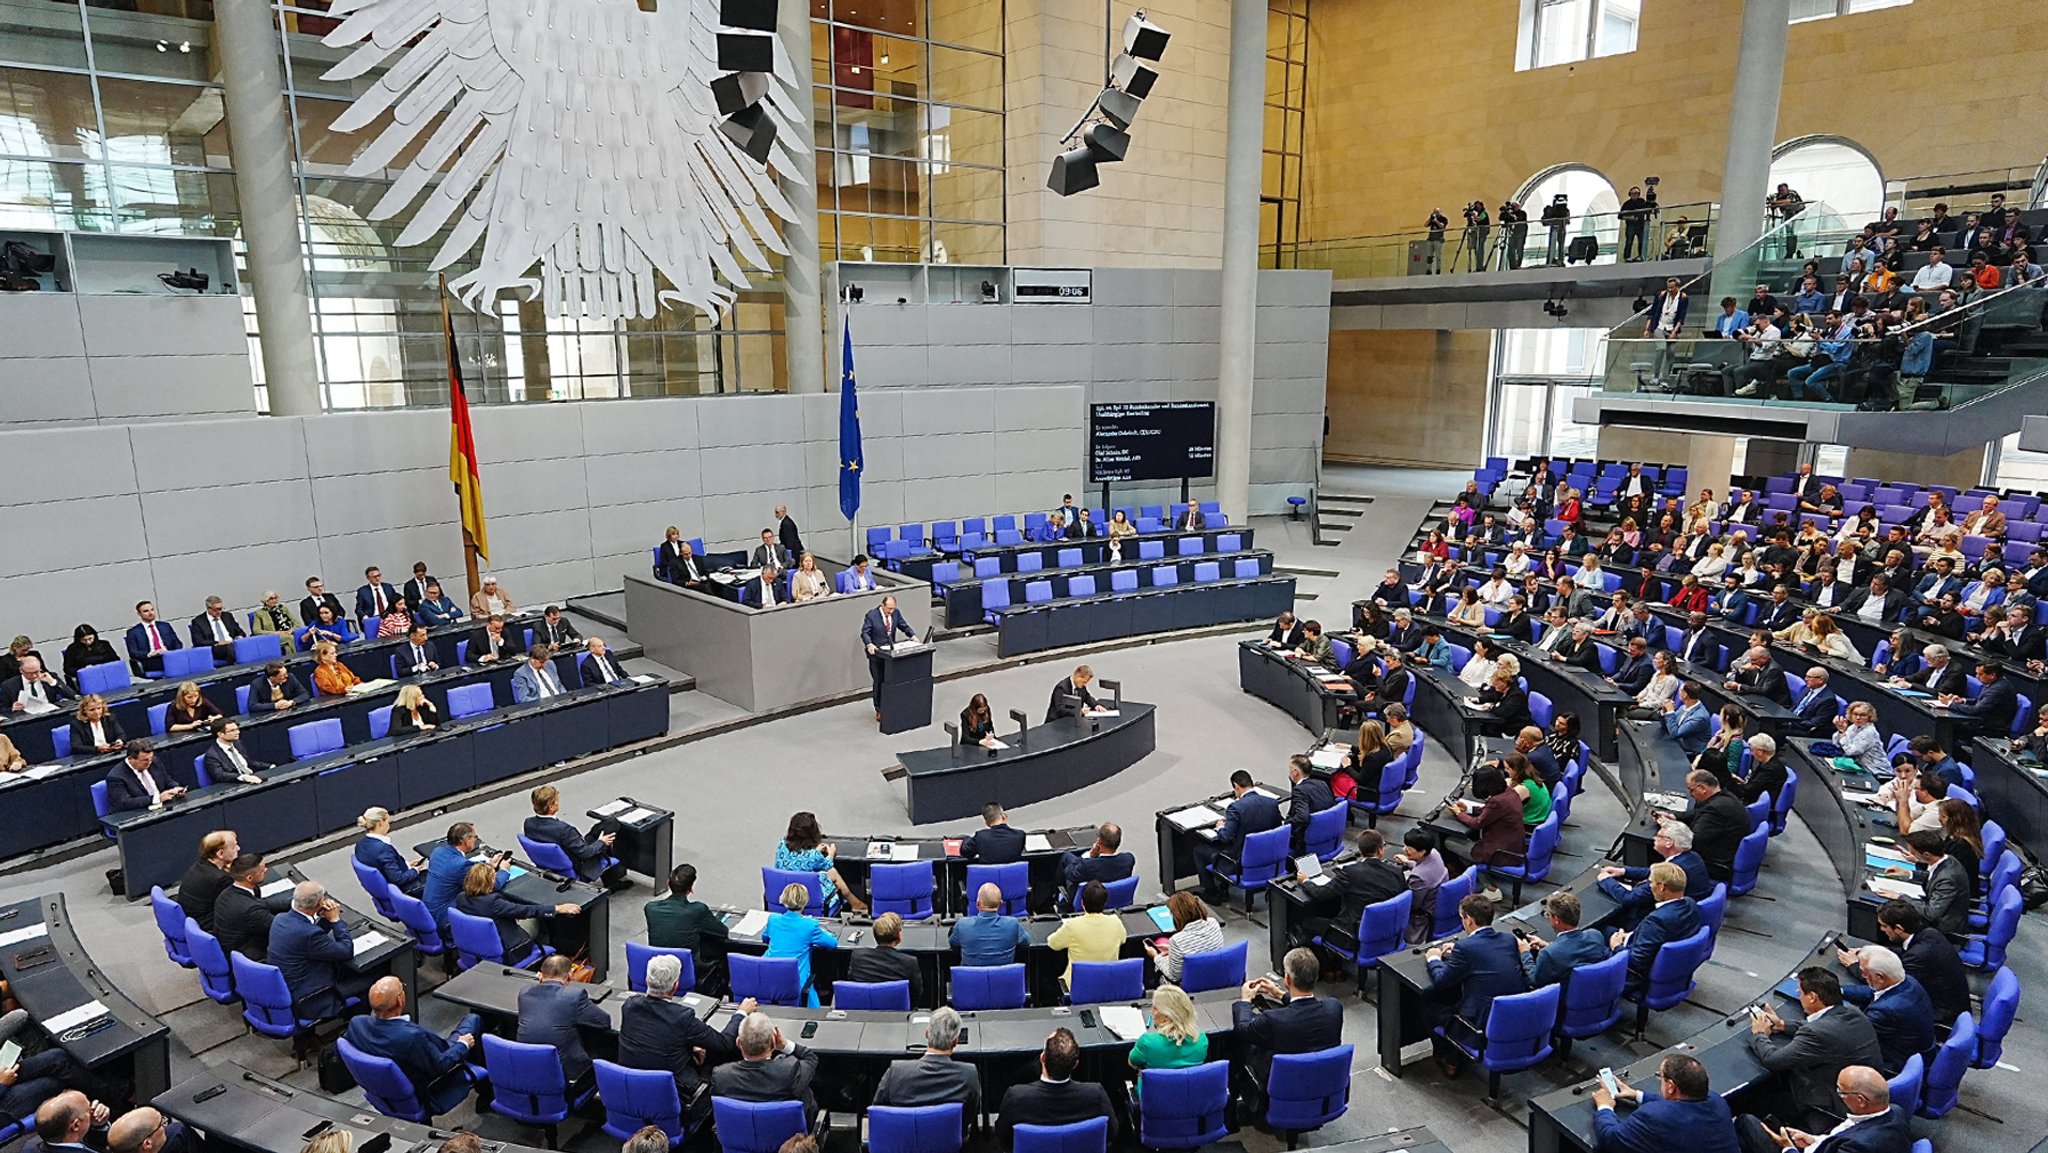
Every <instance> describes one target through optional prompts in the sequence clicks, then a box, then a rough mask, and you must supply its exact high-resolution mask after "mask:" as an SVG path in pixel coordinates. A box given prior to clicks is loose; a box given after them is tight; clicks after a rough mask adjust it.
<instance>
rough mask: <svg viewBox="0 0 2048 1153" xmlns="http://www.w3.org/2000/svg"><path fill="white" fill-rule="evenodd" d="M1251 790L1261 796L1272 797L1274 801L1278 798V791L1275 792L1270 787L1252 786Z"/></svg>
mask: <svg viewBox="0 0 2048 1153" xmlns="http://www.w3.org/2000/svg"><path fill="white" fill-rule="evenodd" d="M1252 792H1255V793H1257V794H1259V795H1260V796H1262V797H1271V798H1272V799H1274V800H1276V801H1277V800H1279V799H1280V794H1278V793H1276V792H1274V791H1273V790H1271V789H1268V788H1262V787H1254V788H1253V789H1252Z"/></svg>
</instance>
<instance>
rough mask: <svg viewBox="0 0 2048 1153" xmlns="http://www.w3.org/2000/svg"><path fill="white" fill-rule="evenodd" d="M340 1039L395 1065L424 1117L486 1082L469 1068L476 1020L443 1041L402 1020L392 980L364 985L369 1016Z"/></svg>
mask: <svg viewBox="0 0 2048 1153" xmlns="http://www.w3.org/2000/svg"><path fill="white" fill-rule="evenodd" d="M670 963H671V964H673V963H674V962H673V961H671V962H670ZM345 1035H346V1036H347V1037H348V1043H349V1044H351V1045H354V1046H355V1047H356V1048H358V1049H360V1050H362V1051H363V1052H365V1053H368V1054H369V1055H370V1056H372V1057H383V1058H386V1059H388V1060H390V1061H392V1062H393V1063H394V1064H396V1065H397V1066H398V1071H399V1072H401V1073H403V1074H405V1079H406V1080H407V1081H409V1082H411V1083H412V1088H413V1095H414V1096H416V1097H418V1098H419V1101H420V1104H421V1105H422V1106H424V1107H425V1108H426V1110H427V1113H428V1114H429V1115H434V1114H440V1113H446V1112H449V1111H450V1110H452V1109H454V1108H455V1107H456V1106H457V1105H460V1104H462V1103H463V1102H464V1101H466V1100H468V1099H469V1092H470V1090H471V1089H472V1088H474V1087H475V1086H476V1085H477V1084H479V1083H481V1082H484V1081H485V1079H486V1078H485V1074H484V1071H483V1069H482V1068H481V1065H480V1064H479V1065H472V1064H470V1063H469V1060H470V1058H472V1057H475V1058H477V1059H478V1061H479V1062H480V1061H481V1059H482V1052H483V1050H482V1049H481V1048H480V1047H479V1046H478V1044H477V1038H478V1037H480V1036H482V1035H483V1020H482V1018H480V1017H478V1016H477V1015H476V1014H475V1013H470V1014H467V1015H465V1016H464V1017H463V1018H462V1019H461V1020H460V1021H457V1022H456V1023H455V1027H454V1028H453V1029H450V1030H449V1031H448V1033H447V1035H446V1036H442V1035H440V1034H437V1033H432V1032H429V1031H427V1030H426V1029H423V1028H421V1027H420V1026H419V1025H417V1024H416V1023H414V1022H413V1021H412V1020H411V1019H410V1018H408V1017H407V1016H406V1015H405V984H404V983H403V982H401V981H400V980H399V979H398V978H396V977H380V978H378V980H377V983H376V984H374V985H371V986H370V1011H369V1012H368V1013H363V1014H360V1015H358V1016H356V1017H354V1018H352V1019H351V1020H350V1021H349V1023H348V1030H347V1032H346V1034H345Z"/></svg>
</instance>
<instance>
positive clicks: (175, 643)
mask: <svg viewBox="0 0 2048 1153" xmlns="http://www.w3.org/2000/svg"><path fill="white" fill-rule="evenodd" d="M135 615H136V616H137V617H139V618H141V619H140V620H138V621H137V622H136V623H135V624H132V625H129V626H128V632H127V633H126V634H125V635H124V636H123V638H122V639H123V640H125V641H126V642H127V644H128V664H129V666H130V667H131V668H133V669H134V670H135V675H136V676H138V677H139V676H146V675H148V674H149V673H152V672H154V673H162V672H163V670H164V654H165V653H168V652H172V651H174V650H177V649H182V648H184V647H185V642H183V641H181V640H179V639H178V630H177V629H174V628H172V627H171V626H170V625H167V624H165V623H164V622H162V621H160V620H158V619H156V606H155V605H154V604H151V603H150V602H148V601H136V602H135Z"/></svg>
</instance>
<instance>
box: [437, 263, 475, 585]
mask: <svg viewBox="0 0 2048 1153" xmlns="http://www.w3.org/2000/svg"><path fill="white" fill-rule="evenodd" d="M439 282H440V289H441V331H442V332H443V333H445V334H447V338H448V380H449V381H450V382H451V387H452V382H453V381H454V380H455V374H456V372H457V371H458V370H459V369H460V367H461V366H460V365H458V364H457V363H456V361H455V357H456V352H455V325H454V321H453V320H452V319H451V318H450V316H449V314H448V274H447V273H445V272H443V273H441V274H440V277H439ZM450 404H451V406H452V404H453V401H451V402H450ZM455 523H456V524H457V525H458V526H462V510H461V507H460V502H459V500H458V505H457V508H456V514H455ZM461 531H462V571H463V575H464V576H465V577H467V578H468V581H469V595H470V598H471V599H472V600H474V599H475V597H476V594H477V590H478V589H480V588H482V587H483V582H482V581H481V580H480V579H479V578H478V576H477V565H476V538H474V537H472V536H470V535H469V528H468V527H467V526H462V528H461Z"/></svg>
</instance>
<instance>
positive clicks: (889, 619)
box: [860, 596, 917, 721]
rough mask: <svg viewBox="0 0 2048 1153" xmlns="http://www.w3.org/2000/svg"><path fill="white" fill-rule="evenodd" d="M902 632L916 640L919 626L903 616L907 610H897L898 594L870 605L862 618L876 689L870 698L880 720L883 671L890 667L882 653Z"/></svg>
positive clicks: (863, 642) (862, 637)
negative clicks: (872, 605) (902, 611)
mask: <svg viewBox="0 0 2048 1153" xmlns="http://www.w3.org/2000/svg"><path fill="white" fill-rule="evenodd" d="M899 636H904V637H909V638H910V639H911V640H913V641H914V640H916V639H917V630H916V629H914V628H911V627H910V622H909V621H907V620H904V619H903V614H902V613H900V612H897V611H896V598H895V597H893V596H885V597H883V598H882V603H881V604H879V605H877V606H876V607H874V608H871V609H869V610H868V615H867V616H865V617H863V618H861V622H860V643H861V647H862V648H865V649H866V650H867V654H868V677H869V679H870V680H872V681H873V682H874V691H873V692H872V693H870V694H869V697H868V699H869V700H870V701H871V702H873V704H874V706H875V719H876V720H878V721H879V720H881V719H882V673H883V671H884V670H885V669H887V668H888V667H889V661H888V659H887V658H886V657H884V656H883V655H882V650H883V649H884V648H887V647H892V646H894V645H895V643H896V638H897V637H899Z"/></svg>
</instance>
